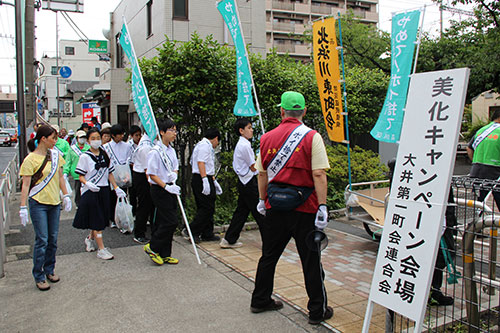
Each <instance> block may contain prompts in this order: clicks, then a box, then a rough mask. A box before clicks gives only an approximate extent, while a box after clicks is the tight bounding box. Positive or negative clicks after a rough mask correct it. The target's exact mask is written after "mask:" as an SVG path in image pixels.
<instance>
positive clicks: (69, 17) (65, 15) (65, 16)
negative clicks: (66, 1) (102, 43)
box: [62, 12, 89, 44]
mask: <svg viewBox="0 0 500 333" xmlns="http://www.w3.org/2000/svg"><path fill="white" fill-rule="evenodd" d="M62 14H63V17H64V18H67V19H69V20H70V21H71V22H72V23H73V25H74V26H75V27H76V28H77V29H78V31H80V33H81V34H82V35H83V36H84V37H85V39H86V40H89V38H88V37H87V35H85V33H84V32H83V31H82V29H80V27H78V25H77V24H76V23H75V22H74V21H73V20H72V19H71V16H69V14H68V13H66V12H62ZM68 23H69V22H68ZM70 25H71V23H70ZM85 44H87V41H85Z"/></svg>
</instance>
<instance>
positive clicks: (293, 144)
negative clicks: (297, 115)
mask: <svg viewBox="0 0 500 333" xmlns="http://www.w3.org/2000/svg"><path fill="white" fill-rule="evenodd" d="M309 131H312V130H311V129H310V128H309V127H307V126H306V125H304V124H302V125H299V126H297V127H296V128H295V129H294V130H293V131H292V133H290V135H289V136H288V138H287V139H286V141H285V143H284V144H283V145H282V146H281V148H280V150H279V151H278V153H276V155H275V156H274V157H273V159H272V160H271V162H270V163H269V165H268V166H267V179H268V180H269V182H270V181H271V180H273V178H274V177H276V175H277V174H278V173H279V172H280V171H281V169H282V168H283V167H284V166H285V165H286V163H287V162H288V160H289V159H290V157H291V156H292V154H293V152H294V151H295V149H296V148H297V146H298V145H299V143H300V142H301V141H302V139H304V138H305V136H306V134H307V133H309Z"/></svg>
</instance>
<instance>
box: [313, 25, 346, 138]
mask: <svg viewBox="0 0 500 333" xmlns="http://www.w3.org/2000/svg"><path fill="white" fill-rule="evenodd" d="M313 50H314V52H313V53H314V54H313V57H314V70H315V72H316V81H317V82H318V89H319V98H320V101H321V109H322V110H323V117H324V119H325V126H326V131H327V133H328V137H329V138H330V140H332V141H335V142H342V141H344V140H345V133H344V117H343V116H342V88H341V85H340V82H339V81H340V69H339V55H338V50H337V37H336V35H335V18H333V17H330V18H327V19H325V20H321V21H316V22H314V23H313Z"/></svg>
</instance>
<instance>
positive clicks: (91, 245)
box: [85, 236, 97, 252]
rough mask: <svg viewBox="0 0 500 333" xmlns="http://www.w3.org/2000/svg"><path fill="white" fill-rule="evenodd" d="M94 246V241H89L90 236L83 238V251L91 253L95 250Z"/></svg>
mask: <svg viewBox="0 0 500 333" xmlns="http://www.w3.org/2000/svg"><path fill="white" fill-rule="evenodd" d="M95 245H96V244H95V240H93V239H91V238H90V236H87V237H86V238H85V251H87V252H93V251H95V250H97V247H96V246H95Z"/></svg>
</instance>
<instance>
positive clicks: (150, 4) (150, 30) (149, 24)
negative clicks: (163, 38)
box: [146, 0, 153, 37]
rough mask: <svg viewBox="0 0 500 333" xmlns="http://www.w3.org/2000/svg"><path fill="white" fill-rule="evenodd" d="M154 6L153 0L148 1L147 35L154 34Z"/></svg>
mask: <svg viewBox="0 0 500 333" xmlns="http://www.w3.org/2000/svg"><path fill="white" fill-rule="evenodd" d="M152 7H153V0H150V1H148V3H147V4H146V16H147V17H146V37H149V36H151V35H152V34H153V23H152Z"/></svg>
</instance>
